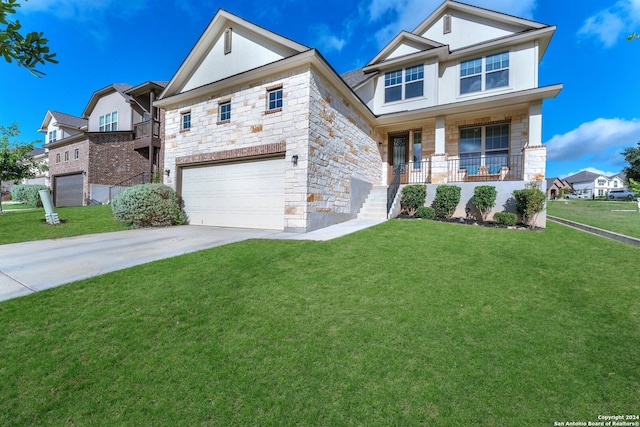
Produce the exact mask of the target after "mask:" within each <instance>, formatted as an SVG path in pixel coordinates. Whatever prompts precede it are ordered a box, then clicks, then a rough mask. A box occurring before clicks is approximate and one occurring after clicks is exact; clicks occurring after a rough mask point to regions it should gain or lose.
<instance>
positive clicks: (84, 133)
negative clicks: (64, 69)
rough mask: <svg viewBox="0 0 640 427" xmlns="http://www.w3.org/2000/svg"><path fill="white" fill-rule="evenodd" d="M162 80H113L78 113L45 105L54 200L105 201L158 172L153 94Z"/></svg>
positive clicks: (64, 203)
mask: <svg viewBox="0 0 640 427" xmlns="http://www.w3.org/2000/svg"><path fill="white" fill-rule="evenodd" d="M165 85H166V83H164V82H146V83H143V84H141V85H139V86H136V87H132V86H131V85H128V84H112V85H109V86H107V87H105V88H103V89H100V90H98V91H96V92H95V93H94V94H93V95H92V96H91V99H90V100H89V102H88V104H87V106H86V108H85V110H84V112H83V114H82V117H75V116H71V115H68V114H63V113H59V112H56V111H48V112H47V114H46V115H45V118H44V120H43V122H42V125H41V127H40V129H39V131H40V132H43V133H45V134H46V144H45V146H44V147H45V148H46V149H47V150H48V153H49V175H50V177H51V187H52V190H53V199H54V203H55V205H56V206H79V205H86V204H89V203H107V202H109V201H110V199H111V197H112V196H113V195H114V191H113V189H114V188H117V189H120V188H121V187H126V186H130V185H134V184H139V183H142V182H150V181H151V178H152V176H153V174H155V173H158V174H160V173H161V172H160V171H161V170H162V169H161V168H162V165H161V160H160V149H161V141H162V132H163V131H164V129H163V127H162V125H161V120H162V114H161V112H160V111H159V110H158V109H157V108H155V107H153V101H154V100H155V96H156V95H155V94H159V93H160V92H161V91H162V90H163V89H164V86H165Z"/></svg>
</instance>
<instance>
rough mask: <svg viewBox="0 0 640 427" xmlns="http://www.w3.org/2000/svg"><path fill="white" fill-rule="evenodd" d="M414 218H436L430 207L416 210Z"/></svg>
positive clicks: (421, 207)
mask: <svg viewBox="0 0 640 427" xmlns="http://www.w3.org/2000/svg"><path fill="white" fill-rule="evenodd" d="M416 216H417V217H418V218H422V219H433V218H435V217H436V211H435V210H434V209H433V208H432V207H430V206H420V207H419V208H418V209H417V210H416Z"/></svg>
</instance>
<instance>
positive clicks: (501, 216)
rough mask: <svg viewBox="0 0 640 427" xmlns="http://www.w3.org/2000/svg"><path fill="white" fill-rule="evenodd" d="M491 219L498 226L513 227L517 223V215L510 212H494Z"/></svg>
mask: <svg viewBox="0 0 640 427" xmlns="http://www.w3.org/2000/svg"><path fill="white" fill-rule="evenodd" d="M493 219H494V221H495V222H497V223H498V224H504V225H509V226H513V225H516V224H517V223H518V215H516V214H514V213H511V212H496V213H494V214H493Z"/></svg>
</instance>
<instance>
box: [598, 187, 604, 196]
mask: <svg viewBox="0 0 640 427" xmlns="http://www.w3.org/2000/svg"><path fill="white" fill-rule="evenodd" d="M598 196H604V190H603V189H602V188H601V189H599V190H598Z"/></svg>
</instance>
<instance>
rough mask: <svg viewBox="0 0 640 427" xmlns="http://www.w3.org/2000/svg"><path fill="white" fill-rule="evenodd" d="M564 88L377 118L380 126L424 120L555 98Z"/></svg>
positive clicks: (532, 90) (518, 93) (556, 87)
mask: <svg viewBox="0 0 640 427" xmlns="http://www.w3.org/2000/svg"><path fill="white" fill-rule="evenodd" d="M561 90H562V84H556V85H551V86H544V87H540V88H535V89H527V90H523V91H517V92H510V93H507V94H501V95H495V96H490V97H486V98H477V99H471V100H468V101H462V102H454V103H450V104H444V105H437V106H434V107H427V108H421V109H418V110H411V111H402V112H398V113H391V114H385V115H383V116H379V117H378V118H377V120H376V125H378V126H388V125H394V124H399V123H402V122H410V121H415V120H424V119H428V118H434V117H437V116H446V115H451V114H460V113H469V112H473V111H481V110H486V109H490V108H499V107H507V106H510V105H516V104H526V103H530V102H534V101H540V100H543V99H548V98H555V97H556V96H558V93H560V91H561Z"/></svg>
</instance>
